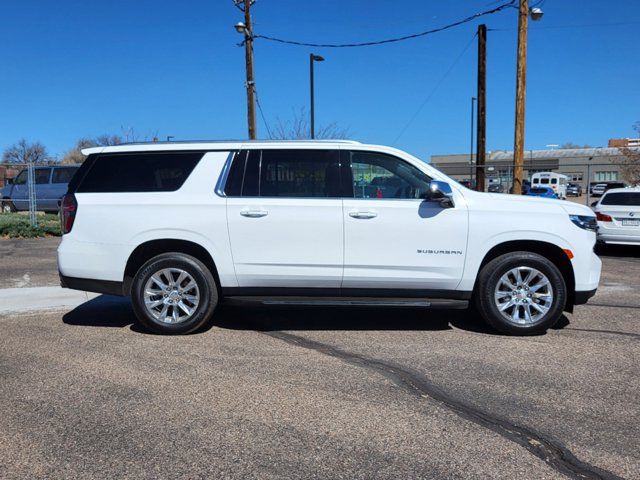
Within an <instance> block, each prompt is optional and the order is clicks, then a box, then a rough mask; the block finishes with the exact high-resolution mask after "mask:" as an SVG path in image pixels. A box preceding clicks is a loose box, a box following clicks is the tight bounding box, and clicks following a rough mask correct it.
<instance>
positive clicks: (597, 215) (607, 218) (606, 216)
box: [596, 212, 613, 222]
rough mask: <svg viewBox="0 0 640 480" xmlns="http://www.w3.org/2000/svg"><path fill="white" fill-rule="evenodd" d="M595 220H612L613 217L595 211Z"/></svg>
mask: <svg viewBox="0 0 640 480" xmlns="http://www.w3.org/2000/svg"><path fill="white" fill-rule="evenodd" d="M596 220H598V221H599V222H613V218H611V217H610V216H609V215H605V214H604V213H600V212H596Z"/></svg>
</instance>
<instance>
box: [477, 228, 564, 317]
mask: <svg viewBox="0 0 640 480" xmlns="http://www.w3.org/2000/svg"><path fill="white" fill-rule="evenodd" d="M519 251H524V252H532V253H537V254H538V255H542V256H543V257H545V258H547V259H548V260H550V261H551V262H552V263H553V264H554V265H555V266H556V267H558V270H560V273H561V274H562V277H563V278H564V282H565V285H566V286H567V304H566V306H565V311H567V312H569V313H572V312H573V306H574V304H575V292H576V280H575V275H574V272H573V266H572V265H571V260H570V259H569V257H568V256H567V254H566V253H565V252H564V250H563V249H562V248H560V247H559V246H558V245H555V244H553V243H549V242H545V241H542V240H511V241H506V242H502V243H499V244H498V245H495V246H494V247H493V248H491V249H490V250H489V251H488V252H487V253H486V255H485V256H484V258H483V259H482V262H481V263H480V268H478V274H479V273H480V272H481V271H482V269H483V268H484V266H485V265H486V264H487V263H489V262H490V261H491V260H493V259H494V258H497V257H499V256H500V255H504V254H506V253H510V252H519ZM476 284H477V276H476ZM473 288H474V291H475V288H476V286H475V285H474V287H473Z"/></svg>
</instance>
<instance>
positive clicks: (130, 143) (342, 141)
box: [108, 138, 360, 147]
mask: <svg viewBox="0 0 640 480" xmlns="http://www.w3.org/2000/svg"><path fill="white" fill-rule="evenodd" d="M188 143H344V144H349V145H360V142H358V141H356V140H344V139H335V140H334V139H329V138H323V139H318V140H316V139H313V140H312V139H297V140H257V139H256V140H247V139H244V140H171V141H168V142H167V141H158V142H148V141H147V142H123V143H119V144H118V145H108V146H110V147H118V146H120V145H171V144H188Z"/></svg>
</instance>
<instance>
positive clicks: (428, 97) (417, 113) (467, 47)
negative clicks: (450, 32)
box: [393, 33, 477, 145]
mask: <svg viewBox="0 0 640 480" xmlns="http://www.w3.org/2000/svg"><path fill="white" fill-rule="evenodd" d="M476 36H477V33H476V34H475V35H474V36H473V37H472V38H471V40H469V43H467V44H466V45H465V46H464V48H463V49H462V51H461V52H460V54H459V55H458V56H457V57H456V58H455V60H454V61H453V63H452V64H451V66H450V67H449V68H448V69H447V71H446V72H444V75H442V77H441V78H440V80H438V83H436V84H435V86H434V87H433V89H432V90H431V91H430V92H429V95H427V97H426V98H425V99H424V100H423V101H422V103H421V104H420V106H419V107H418V109H417V110H416V112H415V113H414V114H413V116H412V117H411V119H410V120H409V121H408V122H407V124H406V125H405V126H404V127H403V128H402V130H400V133H399V134H398V136H397V137H396V138H395V139H394V140H393V145H395V144H396V142H397V141H398V140H400V137H402V135H404V132H405V131H406V130H407V128H409V126H410V125H411V124H412V123H413V122H414V120H415V119H416V118H417V117H418V115H419V114H420V112H421V111H422V109H423V108H424V106H425V105H426V104H427V103H428V102H429V100H431V98H432V97H433V96H434V95H435V93H436V91H437V90H438V88H440V85H442V83H443V82H444V81H445V80H446V79H447V77H448V76H449V74H450V73H451V71H452V70H453V69H454V68H455V66H456V65H457V64H458V62H459V61H460V59H462V57H463V56H464V54H465V53H467V50H469V47H470V46H471V44H472V43H473V41H474V40H475V38H476Z"/></svg>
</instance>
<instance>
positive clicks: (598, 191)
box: [591, 182, 626, 197]
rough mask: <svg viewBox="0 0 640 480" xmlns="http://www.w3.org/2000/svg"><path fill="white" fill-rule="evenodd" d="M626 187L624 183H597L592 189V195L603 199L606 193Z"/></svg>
mask: <svg viewBox="0 0 640 480" xmlns="http://www.w3.org/2000/svg"><path fill="white" fill-rule="evenodd" d="M625 186H626V185H625V184H624V183H623V182H602V183H597V184H595V185H594V186H593V188H592V189H591V195H593V196H594V197H601V196H602V195H604V193H605V192H606V191H608V190H611V189H612V188H624V187H625Z"/></svg>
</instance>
